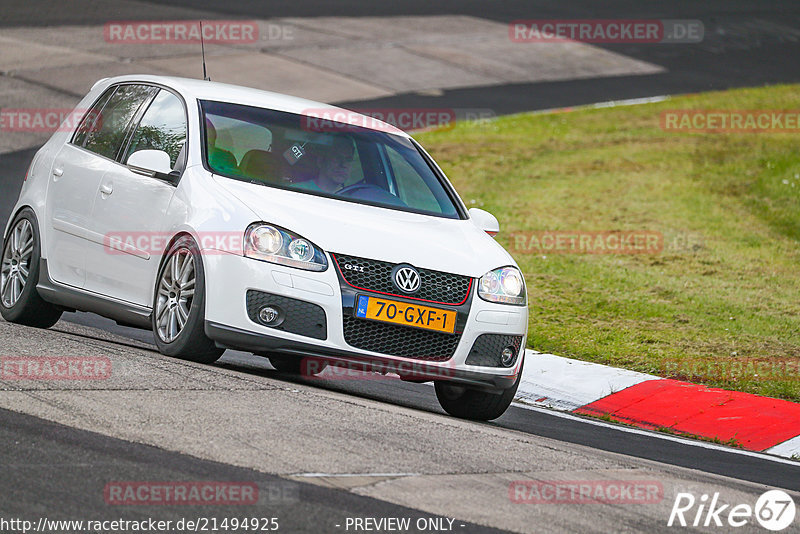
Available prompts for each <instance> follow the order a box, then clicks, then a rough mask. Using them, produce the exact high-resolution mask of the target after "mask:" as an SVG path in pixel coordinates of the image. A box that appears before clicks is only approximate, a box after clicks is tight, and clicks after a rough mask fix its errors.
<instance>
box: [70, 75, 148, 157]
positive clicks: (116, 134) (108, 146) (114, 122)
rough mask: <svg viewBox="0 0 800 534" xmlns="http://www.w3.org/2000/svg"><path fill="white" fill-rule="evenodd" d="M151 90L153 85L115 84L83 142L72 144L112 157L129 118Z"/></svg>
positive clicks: (120, 143)
mask: <svg viewBox="0 0 800 534" xmlns="http://www.w3.org/2000/svg"><path fill="white" fill-rule="evenodd" d="M155 91H156V89H155V88H154V87H150V86H147V85H120V86H118V87H117V88H116V91H114V94H112V95H111V97H110V98H109V99H108V101H107V102H106V103H105V105H104V106H103V109H102V110H100V111H99V112H98V113H96V117H95V118H94V119H93V121H94V122H93V125H92V127H91V128H89V129H88V130H87V131H86V134H85V136H84V137H83V142H82V143H78V142H75V144H77V145H79V146H82V147H84V148H85V149H87V150H91V151H92V152H94V153H96V154H99V155H101V156H105V157H107V158H110V159H116V157H117V154H118V153H119V150H120V147H121V146H122V142H123V141H124V140H125V134H126V132H127V130H128V126H129V125H130V122H131V119H132V118H133V116H134V115H135V114H136V112H137V111H138V110H139V108H140V107H141V106H142V104H143V103H144V102H145V101H146V100H147V99H148V98H149V97H150V96H151V95H152V94H153V93H154V92H155ZM101 100H102V99H101ZM98 103H99V102H98ZM93 111H94V109H93ZM90 115H95V113H90ZM79 133H80V132H79ZM75 141H77V136H76V139H75Z"/></svg>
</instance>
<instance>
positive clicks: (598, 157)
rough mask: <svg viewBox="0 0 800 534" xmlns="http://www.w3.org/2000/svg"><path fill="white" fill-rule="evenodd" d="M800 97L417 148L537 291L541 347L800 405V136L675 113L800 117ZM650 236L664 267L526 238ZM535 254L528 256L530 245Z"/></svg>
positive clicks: (556, 122) (488, 134)
mask: <svg viewBox="0 0 800 534" xmlns="http://www.w3.org/2000/svg"><path fill="white" fill-rule="evenodd" d="M798 103H800V85H785V86H773V87H766V88H757V89H744V90H731V91H725V92H714V93H705V94H699V95H691V96H685V97H677V98H671V99H669V100H667V101H665V102H660V103H655V104H643V105H635V106H626V107H618V108H601V109H580V110H575V111H572V112H569V113H550V114H523V115H515V116H510V117H502V118H499V119H497V120H495V121H491V122H488V123H482V124H480V123H471V124H470V123H465V124H460V125H458V126H457V127H456V128H454V129H452V130H449V131H446V130H440V131H433V132H426V133H423V134H421V135H419V136H418V137H419V139H420V141H421V142H422V143H423V144H424V145H425V146H426V148H427V149H428V150H429V151H430V152H431V154H432V155H433V156H434V157H435V158H436V160H437V161H438V162H439V163H440V164H441V165H442V167H443V169H444V170H445V172H446V173H447V174H448V176H449V177H450V178H451V180H452V181H453V183H454V184H455V186H456V188H457V189H458V190H459V192H460V194H461V196H462V198H463V199H464V200H465V202H466V203H467V204H468V206H470V207H481V208H483V209H486V210H488V211H490V212H492V213H494V214H495V215H496V216H497V218H498V219H499V220H500V224H501V234H500V235H499V236H498V240H499V242H500V243H501V244H503V245H504V246H506V247H507V248H508V249H509V250H510V251H511V252H512V254H513V255H514V256H515V258H516V260H517V261H518V263H519V265H520V267H521V268H522V269H523V271H524V273H525V277H526V281H527V284H528V295H529V302H530V329H529V336H528V345H529V346H532V347H534V348H536V349H537V350H541V351H547V352H553V353H555V354H559V355H562V356H568V357H572V358H578V359H582V360H587V361H593V362H598V363H603V364H608V365H613V366H619V367H625V368H628V369H634V370H637V371H642V372H646V373H653V374H657V375H661V376H669V377H672V378H678V379H683V380H688V381H692V382H699V383H703V384H708V385H711V386H716V387H722V388H726V389H734V390H738V391H746V392H752V393H758V394H762V395H768V396H773V397H780V398H784V399H789V400H793V401H800V373H798V368H799V367H800V363H799V362H800V299H798V295H800V268H798V265H800V261H798V260H800V247H798V242H799V241H800V202H799V201H800V151H799V150H798V134H800V130H798V131H797V132H795V133H748V134H723V133H707V134H704V133H686V132H675V131H665V130H663V129H662V128H661V127H660V115H661V113H662V112H663V111H667V110H675V109H708V110H722V109H728V110H736V109H740V110H797V109H800V105H798ZM538 231H568V232H598V231H600V232H605V231H651V232H657V233H659V234H660V235H662V236H663V250H661V251H660V252H658V253H652V254H574V253H568V254H552V253H546V251H545V250H544V249H542V248H537V247H536V246H531V243H530V242H525V241H523V242H515V241H514V239H519V236H520V235H523V236H524V235H529V234H530V233H531V232H538ZM520 243H522V245H520Z"/></svg>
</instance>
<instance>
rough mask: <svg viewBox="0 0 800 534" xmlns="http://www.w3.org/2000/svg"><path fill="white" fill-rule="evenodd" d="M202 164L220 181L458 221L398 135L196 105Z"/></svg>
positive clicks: (447, 198) (441, 188)
mask: <svg viewBox="0 0 800 534" xmlns="http://www.w3.org/2000/svg"><path fill="white" fill-rule="evenodd" d="M201 107H202V110H203V123H204V130H205V141H206V145H205V146H206V150H205V158H206V163H207V165H208V168H209V169H210V170H211V171H212V172H214V173H216V174H220V175H222V176H226V177H228V178H234V179H237V180H244V181H247V182H253V183H258V184H263V185H267V186H271V187H279V188H283V189H291V190H294V191H300V192H303V193H308V194H315V195H321V196H329V197H332V198H337V199H340V200H347V201H351V202H359V203H363V204H371V205H376V206H381V207H387V208H392V209H398V210H403V211H411V212H415V213H424V214H429V215H436V216H439V217H447V218H454V219H455V218H459V211H458V208H457V207H456V201H455V199H454V198H453V196H451V195H454V193H453V192H452V190H451V189H450V188H448V187H446V186H445V185H444V184H443V182H442V180H440V179H439V177H438V176H437V174H436V172H434V170H433V169H432V168H431V165H430V164H429V163H428V161H427V160H426V158H425V157H424V156H423V154H422V153H421V152H420V151H419V150H418V149H417V147H416V146H415V145H414V144H413V143H412V142H411V140H409V139H407V138H406V137H403V136H400V135H395V134H392V133H389V132H383V131H378V130H373V129H368V128H363V127H360V126H353V125H349V124H342V123H338V122H332V121H323V120H318V119H315V118H313V117H306V116H304V115H297V114H293V113H285V112H281V111H275V110H269V109H264V108H258V107H252V106H244V105H239V104H231V103H227V102H214V101H202V102H201Z"/></svg>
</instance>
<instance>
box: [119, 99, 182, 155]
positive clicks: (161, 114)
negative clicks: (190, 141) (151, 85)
mask: <svg viewBox="0 0 800 534" xmlns="http://www.w3.org/2000/svg"><path fill="white" fill-rule="evenodd" d="M184 144H186V112H185V110H184V108H183V103H182V102H181V100H180V99H179V98H178V97H177V96H175V95H174V94H172V93H170V92H169V91H165V90H163V89H162V90H161V92H159V93H158V96H156V97H155V98H154V99H153V102H152V103H151V104H150V106H149V107H148V108H147V111H146V112H145V114H144V116H143V117H142V120H141V121H140V122H139V126H138V127H137V128H136V132H134V134H133V138H132V139H131V143H130V146H129V147H128V151H127V154H125V158H124V159H123V161H128V158H129V157H130V155H131V154H133V153H134V152H136V151H137V150H162V151H164V152H166V153H167V154H169V160H170V164H171V165H172V168H173V169H175V168H176V164H177V162H178V156H179V155H180V154H181V150H182V149H183V146H184Z"/></svg>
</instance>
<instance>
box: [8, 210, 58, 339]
mask: <svg viewBox="0 0 800 534" xmlns="http://www.w3.org/2000/svg"><path fill="white" fill-rule="evenodd" d="M40 243H41V242H40V240H39V231H38V229H37V227H36V217H35V215H34V214H33V212H32V211H31V210H30V209H24V210H22V212H21V213H20V214H19V215H18V216H17V218H16V219H15V221H14V224H13V225H12V226H11V231H10V232H9V233H8V237H7V238H6V242H5V244H4V246H3V263H2V269H0V314H2V316H3V319H5V320H6V321H8V322H10V323H17V324H22V325H26V326H34V327H37V328H50V327H51V326H53V325H54V324H56V323H57V322H58V320H59V319H60V318H61V314H62V313H63V311H62V310H61V309H60V308H58V307H56V306H54V305H53V304H50V303H49V302H46V301H45V300H44V299H42V297H40V296H39V292H38V291H37V290H36V283H37V280H39V264H40V262H41V245H40Z"/></svg>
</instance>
